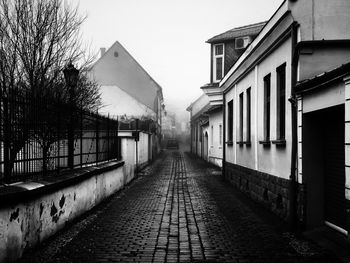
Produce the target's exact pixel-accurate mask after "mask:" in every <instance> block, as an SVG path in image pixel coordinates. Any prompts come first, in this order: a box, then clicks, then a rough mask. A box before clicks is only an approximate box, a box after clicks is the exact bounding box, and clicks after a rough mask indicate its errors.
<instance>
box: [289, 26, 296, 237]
mask: <svg viewBox="0 0 350 263" xmlns="http://www.w3.org/2000/svg"><path fill="white" fill-rule="evenodd" d="M291 30H292V65H291V66H292V72H291V97H290V98H289V102H290V103H291V122H292V123H291V124H292V149H291V164H290V178H289V179H290V180H289V219H288V223H289V228H290V230H291V231H293V232H294V231H296V230H297V222H298V219H297V174H296V173H297V167H296V163H297V154H298V152H297V149H298V116H297V113H298V108H297V99H296V94H295V85H296V82H297V67H298V58H297V54H296V53H295V52H297V50H296V45H297V42H298V36H297V34H298V24H297V23H293V25H292V29H291Z"/></svg>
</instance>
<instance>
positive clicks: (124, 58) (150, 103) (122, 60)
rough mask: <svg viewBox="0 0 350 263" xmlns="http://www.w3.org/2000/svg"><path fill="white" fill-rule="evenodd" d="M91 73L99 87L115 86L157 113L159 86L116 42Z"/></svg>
mask: <svg viewBox="0 0 350 263" xmlns="http://www.w3.org/2000/svg"><path fill="white" fill-rule="evenodd" d="M91 73H92V78H93V79H95V80H96V81H97V83H98V84H99V85H101V86H117V87H119V88H120V89H122V90H124V91H125V92H127V93H128V94H130V95H131V96H132V97H134V98H136V99H137V100H138V101H140V102H141V103H142V104H144V105H146V106H147V107H148V108H150V109H152V110H153V111H154V112H157V110H158V108H157V107H158V105H157V104H156V97H157V95H158V94H157V92H158V89H159V88H160V87H159V85H158V84H157V83H156V82H155V81H154V80H153V79H152V78H151V76H149V75H148V73H147V72H146V71H145V70H144V69H143V68H142V67H141V65H140V64H139V63H138V62H137V61H136V60H135V59H134V58H133V57H132V56H131V55H130V54H129V53H128V51H127V50H126V49H125V48H124V47H123V46H122V45H121V44H120V43H119V42H118V41H117V42H115V43H114V44H113V46H112V47H110V48H109V49H108V50H107V52H106V53H105V54H104V55H103V56H102V57H101V58H100V59H99V60H98V61H97V62H96V63H95V64H94V66H93V68H92V71H91ZM116 104H118V101H116ZM125 113H126V112H125Z"/></svg>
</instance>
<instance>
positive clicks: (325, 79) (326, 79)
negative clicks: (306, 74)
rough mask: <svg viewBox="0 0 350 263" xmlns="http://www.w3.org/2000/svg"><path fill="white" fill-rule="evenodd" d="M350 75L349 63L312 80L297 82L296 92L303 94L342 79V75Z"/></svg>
mask: <svg viewBox="0 0 350 263" xmlns="http://www.w3.org/2000/svg"><path fill="white" fill-rule="evenodd" d="M348 74H350V62H349V63H346V64H343V65H341V66H340V67H337V68H335V69H332V70H330V71H326V72H323V73H321V74H319V75H317V76H315V77H314V78H311V79H306V80H303V81H299V82H298V83H297V85H296V86H295V90H296V92H298V93H300V92H305V91H308V90H311V89H315V88H317V87H320V86H324V85H325V84H327V83H330V82H333V81H337V80H339V79H342V78H343V77H344V75H348Z"/></svg>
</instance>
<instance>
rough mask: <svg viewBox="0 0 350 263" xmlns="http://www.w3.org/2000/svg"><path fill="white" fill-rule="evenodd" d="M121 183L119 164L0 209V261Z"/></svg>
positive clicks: (16, 254)
mask: <svg viewBox="0 0 350 263" xmlns="http://www.w3.org/2000/svg"><path fill="white" fill-rule="evenodd" d="M123 185H124V173H123V167H122V166H121V167H118V168H116V169H114V170H110V171H105V172H103V173H102V174H99V175H94V176H92V177H89V178H88V179H86V180H84V181H81V182H80V183H77V184H74V185H70V186H67V187H64V188H62V189H60V190H57V191H55V192H48V193H47V194H43V195H41V196H38V197H36V198H35V199H31V200H28V201H26V200H23V201H21V202H18V203H14V204H11V205H10V206H1V208H0V262H3V261H7V260H14V259H16V258H19V257H20V256H21V255H22V253H23V251H24V250H25V249H27V248H30V247H33V246H34V245H36V244H38V243H39V242H42V241H44V240H45V239H47V238H48V237H50V236H51V235H53V234H54V233H55V232H57V231H58V230H60V229H61V228H63V227H64V226H65V224H66V223H67V222H69V221H71V220H72V219H74V218H76V217H78V216H79V215H81V214H83V213H84V212H86V211H88V210H89V209H91V208H92V207H94V206H95V205H97V204H98V203H100V202H101V201H102V200H103V199H104V198H106V197H108V196H110V195H111V194H113V193H114V192H116V191H118V190H119V189H121V188H122V187H123Z"/></svg>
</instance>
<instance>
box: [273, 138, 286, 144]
mask: <svg viewBox="0 0 350 263" xmlns="http://www.w3.org/2000/svg"><path fill="white" fill-rule="evenodd" d="M271 143H272V144H275V145H276V146H286V144H287V142H286V140H284V139H279V140H273V141H271Z"/></svg>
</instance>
